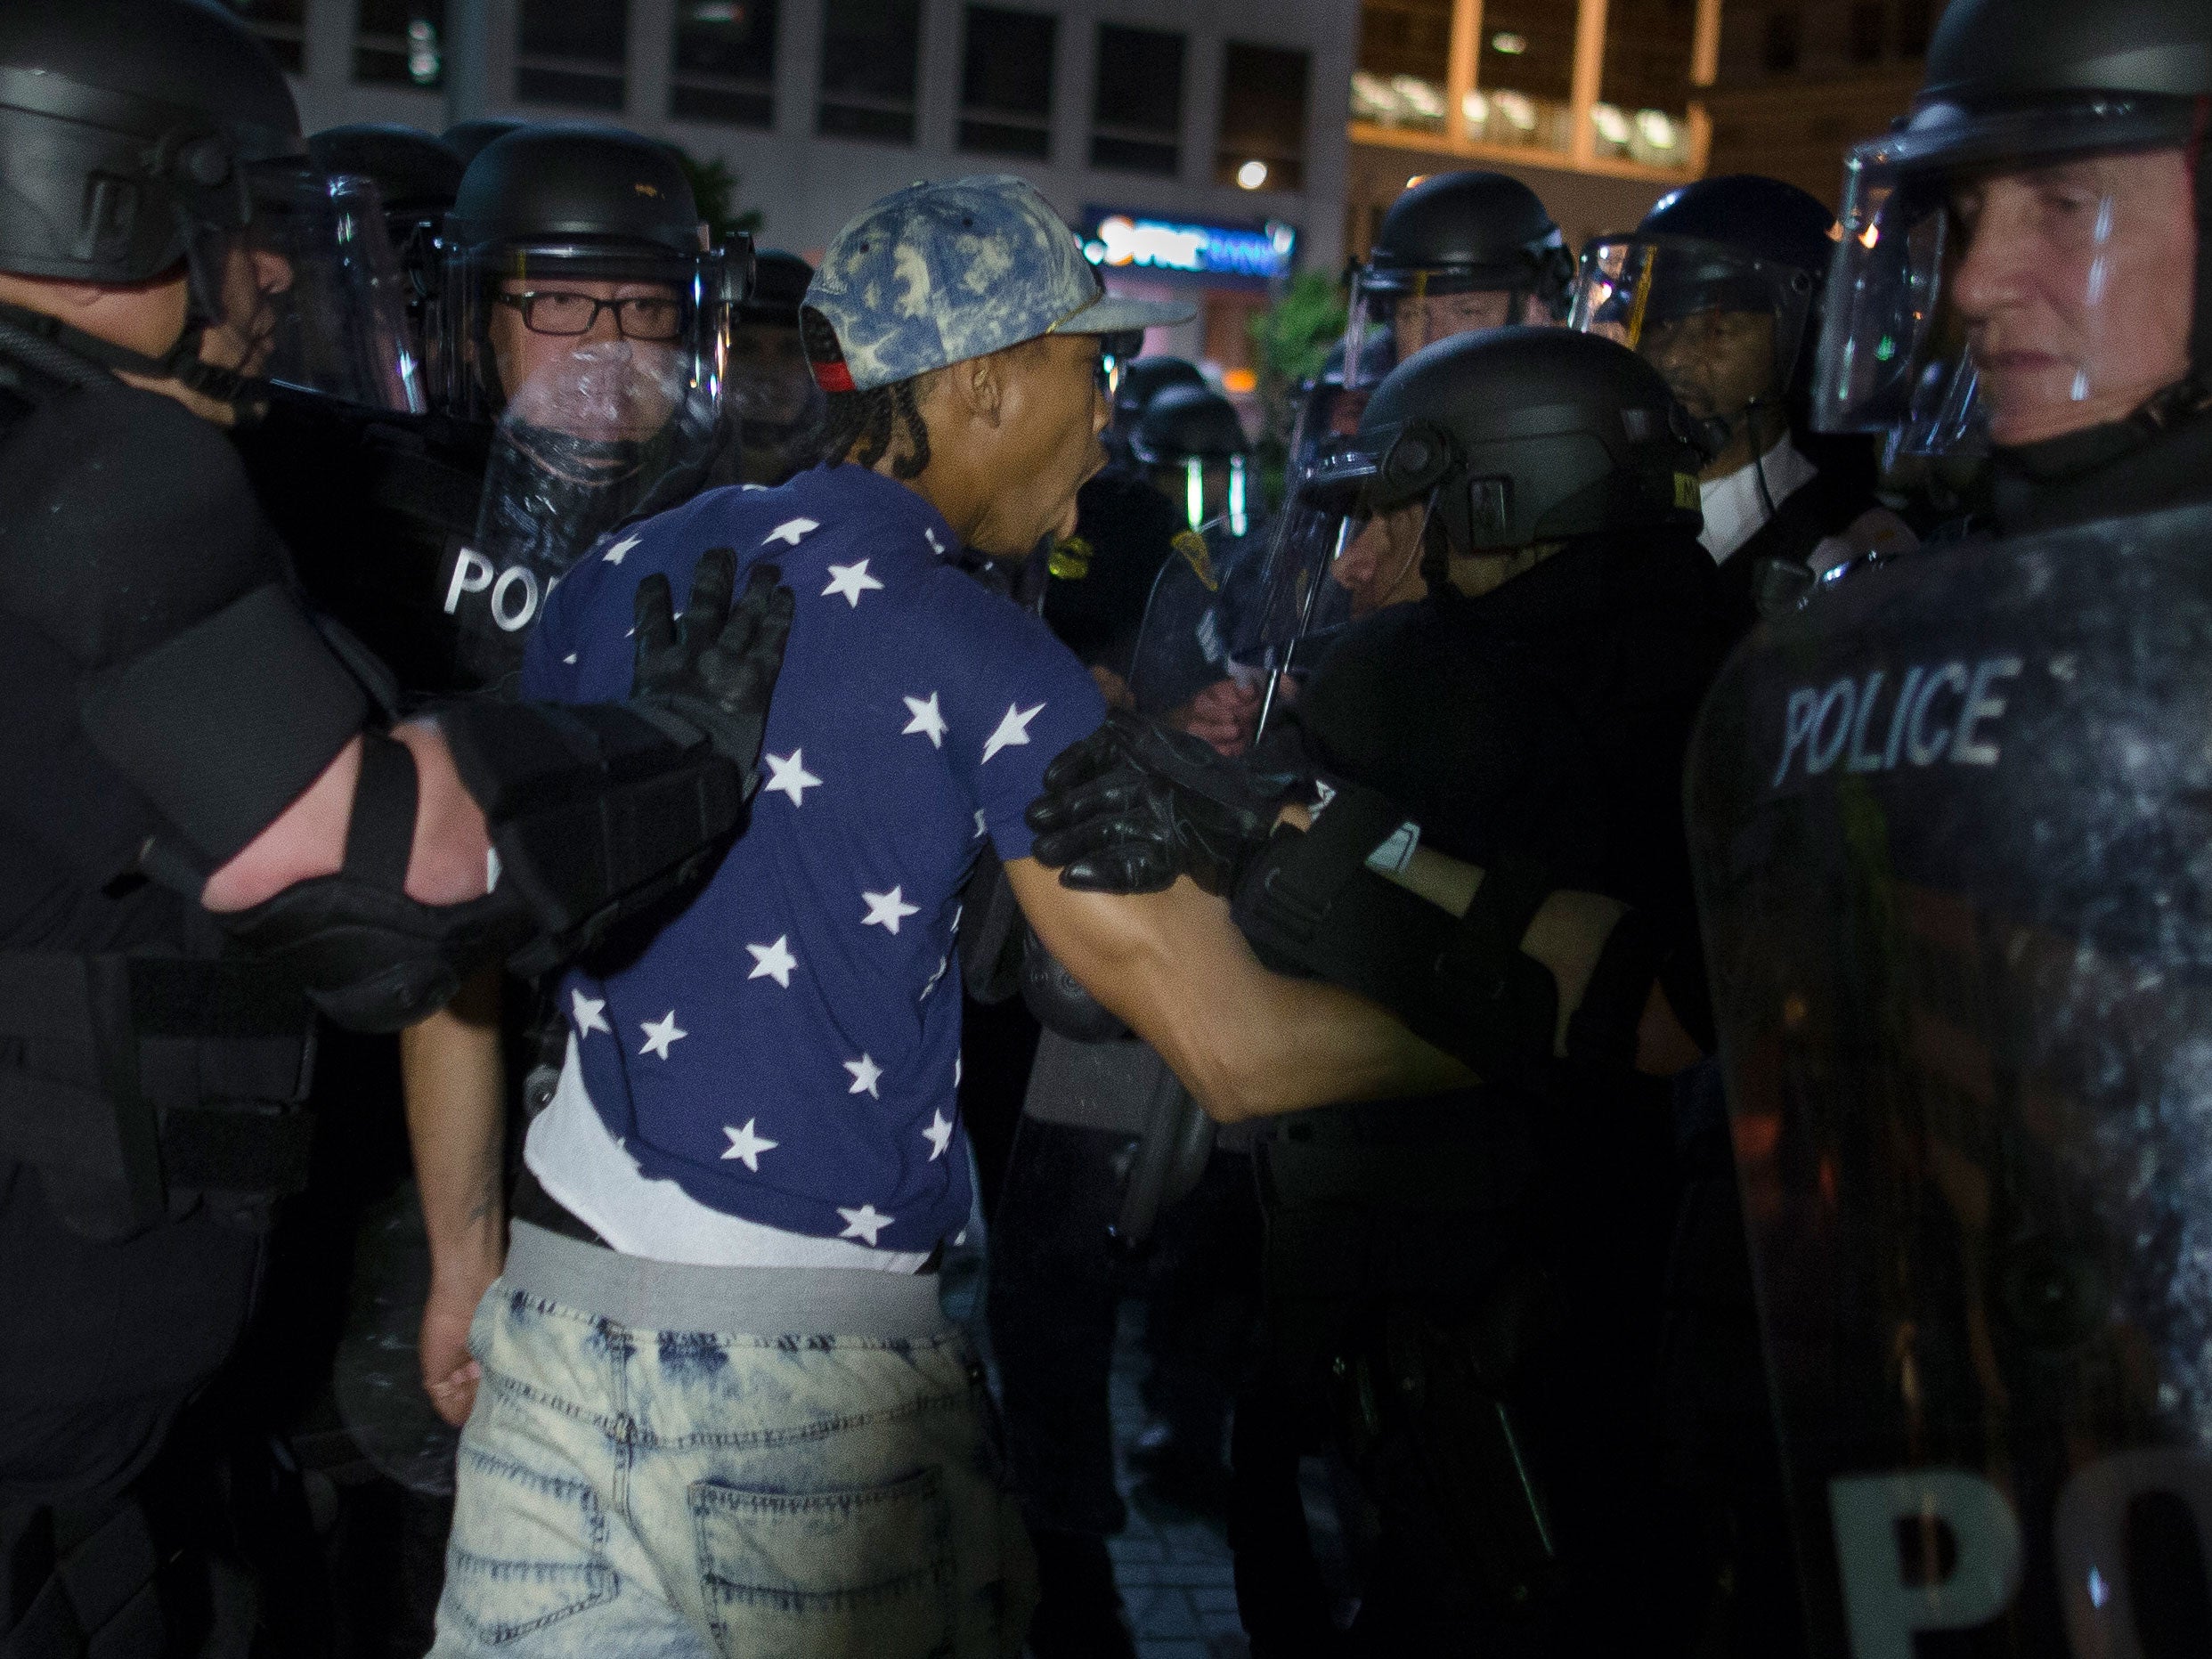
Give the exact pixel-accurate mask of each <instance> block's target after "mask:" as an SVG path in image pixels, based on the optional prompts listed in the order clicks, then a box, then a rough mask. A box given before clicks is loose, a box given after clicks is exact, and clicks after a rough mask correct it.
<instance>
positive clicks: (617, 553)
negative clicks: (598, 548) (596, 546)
mask: <svg viewBox="0 0 2212 1659" xmlns="http://www.w3.org/2000/svg"><path fill="white" fill-rule="evenodd" d="M637 545H638V538H637V537H635V536H624V537H623V538H622V540H621V541H617V542H616V543H615V544H614V546H613V547H611V548H609V549H607V550H606V562H607V563H608V564H610V565H619V564H621V563H622V555H623V554H625V553H627V552H629V551H630V549H632V548H634V547H636V546H637Z"/></svg>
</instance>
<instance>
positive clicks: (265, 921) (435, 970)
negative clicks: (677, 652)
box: [216, 699, 744, 1031]
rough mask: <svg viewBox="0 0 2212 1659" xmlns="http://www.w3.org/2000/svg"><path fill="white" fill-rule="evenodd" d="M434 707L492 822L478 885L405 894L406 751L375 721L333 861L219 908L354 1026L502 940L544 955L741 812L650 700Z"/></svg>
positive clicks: (689, 864) (513, 952)
mask: <svg viewBox="0 0 2212 1659" xmlns="http://www.w3.org/2000/svg"><path fill="white" fill-rule="evenodd" d="M439 724H440V727H441V728H442V729H443V732H444V735H445V739H446V744H447V746H448V747H449V748H450V749H451V752H452V755H453V760H454V763H455V766H456V768H457V769H458V770H459V773H460V777H461V782H462V783H463V784H464V785H466V786H467V787H468V792H469V793H470V794H471V795H472V796H473V797H474V798H475V799H476V802H477V804H478V805H479V806H481V807H482V808H483V809H484V818H485V821H486V824H487V826H488V827H489V829H490V831H491V835H492V850H493V852H494V853H495V854H496V855H497V857H498V874H497V877H496V879H495V880H494V882H493V885H492V891H491V892H490V893H489V894H488V895H486V896H485V897H484V898H483V899H476V900H473V901H471V902H469V903H468V904H461V905H441V906H431V905H423V904H419V903H417V902H416V901H415V900H413V899H410V898H408V897H407V894H406V891H405V883H406V879H407V863H408V858H409V856H410V854H411V851H412V850H413V845H414V827H415V803H416V794H417V780H416V777H415V766H414V757H413V756H412V755H411V753H409V752H408V751H407V749H406V748H405V746H404V745H403V744H399V743H396V742H394V740H393V739H391V738H389V737H386V736H382V735H381V734H378V733H369V734H364V735H363V738H362V769H361V781H360V783H359V785H357V786H356V788H355V790H354V812H353V817H352V820H351V822H350V824H349V825H348V826H347V830H346V862H345V866H344V867H343V868H342V869H341V870H340V871H339V872H338V874H336V875H331V876H323V877H321V878H318V879H316V880H314V881H309V882H298V883H297V884H296V885H294V886H292V887H289V888H287V889H286V890H284V891H282V892H281V893H279V894H277V895H276V896H275V897H274V898H272V899H268V900H266V901H264V903H262V904H259V905H256V906H255V907H252V908H251V909H248V910H242V911H239V912H236V913H234V914H232V915H220V916H218V917H217V918H216V920H217V921H218V922H219V923H222V925H223V927H224V930H225V931H228V932H229V933H230V934H231V936H232V938H233V939H236V940H238V942H239V943H240V945H242V946H244V947H246V948H247V949H248V950H250V951H252V952H254V953H256V955H259V956H263V957H264V958H265V959H267V960H269V961H271V962H272V963H274V964H279V965H281V966H283V967H285V968H287V969H288V970H289V971H290V972H294V973H295V974H297V976H298V978H299V980H300V981H301V983H302V984H303V986H304V987H305V989H306V992H307V994H308V996H310V997H311V998H312V999H313V1001H314V1003H315V1004H316V1005H317V1006H318V1007H320V1008H321V1010H322V1011H323V1012H325V1013H327V1014H329V1016H330V1018H331V1019H333V1020H335V1021H337V1023H339V1024H340V1025H343V1026H346V1027H349V1028H351V1029H354V1030H362V1031H395V1030H398V1029H401V1028H402V1027H403V1026H408V1025H412V1024H413V1023H415V1022H416V1021H419V1020H421V1019H423V1018H424V1017H426V1016H427V1015H428V1014H431V1013H434V1012H436V1011H437V1010H438V1009H439V1008H441V1007H443V1006H444V1004H446V1003H447V1002H448V1001H450V1000H451V998H452V996H453V995H454V993H455V992H456V991H458V990H459V988H460V986H461V983H462V981H463V980H466V979H468V976H469V975H470V974H472V973H474V972H476V971H477V970H478V969H480V968H483V967H485V966H487V965H489V964H492V963H494V962H497V961H499V960H500V958H501V957H505V958H507V959H508V964H509V965H510V966H512V967H513V968H514V970H515V971H516V972H518V973H522V974H525V975H535V974H540V973H545V972H550V971H551V970H553V969H554V968H556V967H557V966H559V965H560V964H562V963H563V962H565V961H566V960H568V959H569V958H570V957H571V956H575V955H577V954H578V953H580V952H581V951H584V950H588V949H590V947H592V946H594V945H596V944H597V943H598V942H599V941H600V940H601V939H605V938H606V935H607V933H608V932H609V931H611V930H612V929H614V927H615V926H617V925H618V924H619V923H622V922H624V921H626V920H628V919H629V918H630V917H632V916H635V915H638V914H640V913H641V912H645V911H648V910H651V909H653V908H655V907H658V906H660V905H662V904H663V902H665V901H666V900H668V899H671V898H672V897H674V896H675V895H677V894H679V893H681V892H683V891H684V890H687V889H688V888H689V887H691V886H693V885H694V884H695V883H696V882H698V881H700V880H701V879H702V878H703V876H704V875H705V874H707V873H708V872H709V871H711V870H712V867H713V865H714V863H715V862H716V860H717V859H718V858H720V855H721V852H722V850H723V849H724V848H726V847H727V846H728V844H729V842H730V839H731V837H732V836H733V835H734V834H736V831H737V829H738V827H739V825H741V824H742V822H743V820H744V779H743V777H742V775H741V774H740V773H739V771H738V769H737V768H736V765H735V764H733V763H732V762H730V761H728V760H724V759H722V758H721V757H720V756H719V755H717V754H716V753H715V752H713V750H712V748H711V747H710V746H709V745H708V744H707V742H706V740H705V738H704V737H703V736H698V735H696V734H693V733H691V732H690V731H689V730H688V728H685V727H684V726H683V725H682V724H681V722H679V721H676V720H671V719H670V718H669V717H667V716H664V715H661V714H658V713H657V712H655V713H652V714H647V713H644V712H638V711H636V710H633V709H631V708H629V707H625V706H620V705H612V704H591V705H587V706H584V707H580V708H573V709H564V708H553V707H549V706H547V705H544V704H538V703H493V702H491V701H490V700H488V699H487V700H483V701H476V702H470V703H460V704H455V705H451V706H449V707H448V708H446V709H444V710H443V711H442V712H440V716H439Z"/></svg>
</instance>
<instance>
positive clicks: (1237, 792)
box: [1022, 709, 1298, 897]
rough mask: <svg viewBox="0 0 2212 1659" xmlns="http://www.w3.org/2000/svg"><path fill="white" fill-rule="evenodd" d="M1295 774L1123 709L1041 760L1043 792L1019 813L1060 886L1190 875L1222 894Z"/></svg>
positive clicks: (1109, 887) (1123, 884) (1132, 885)
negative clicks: (1265, 767)
mask: <svg viewBox="0 0 2212 1659" xmlns="http://www.w3.org/2000/svg"><path fill="white" fill-rule="evenodd" d="M1297 782H1298V779H1297V777H1296V776H1295V775H1293V774H1291V773H1288V772H1257V771H1254V770H1253V769H1251V768H1249V767H1248V766H1246V765H1245V764H1244V763H1243V762H1242V761H1240V760H1224V759H1223V758H1222V757H1221V756H1220V755H1219V754H1217V753H1216V752H1214V749H1213V747H1212V745H1210V744H1207V743H1205V742H1202V741H1201V740H1200V739H1199V738H1196V737H1191V736H1186V735H1184V734H1183V733H1181V732H1173V731H1169V730H1168V729H1167V728H1165V727H1163V726H1158V725H1155V724H1154V723H1153V722H1151V720H1145V719H1144V718H1143V717H1142V716H1141V715H1136V714H1132V713H1129V712H1127V711H1126V710H1120V709H1118V710H1116V711H1115V712H1113V713H1111V714H1110V715H1108V716H1107V717H1106V724H1105V725H1103V726H1102V727H1100V728H1099V729H1098V730H1096V731H1095V732H1093V733H1092V734H1091V735H1090V736H1088V737H1086V738H1084V739H1083V740H1082V741H1080V742H1079V743H1075V744H1069V746H1068V748H1067V749H1066V750H1065V751H1063V752H1061V755H1060V757H1059V758H1058V759H1057V760H1054V761H1053V763H1052V765H1051V766H1049V767H1047V768H1046V769H1045V793H1043V794H1042V795H1039V796H1038V797H1037V799H1036V800H1035V801H1031V802H1030V803H1029V810H1028V811H1027V812H1026V813H1024V814H1023V815H1022V816H1023V817H1025V818H1026V819H1027V820H1028V822H1029V827H1030V828H1031V829H1032V830H1034V831H1036V832H1037V841H1036V843H1035V845H1034V846H1033V847H1032V849H1031V851H1032V853H1033V855H1034V856H1035V857H1036V858H1037V860H1038V862H1040V863H1042V864H1045V865H1048V866H1056V867H1059V868H1060V881H1061V885H1062V886H1063V887H1073V888H1078V889H1080V890H1084V891H1086V892H1102V893H1157V892H1160V891H1163V890H1166V889H1167V888H1168V887H1171V886H1173V885H1174V884H1175V877H1177V876H1178V875H1187V876H1189V877H1190V878H1191V880H1192V881H1194V882H1197V883H1198V884H1199V885H1200V887H1202V888H1204V889H1205V890H1207V891H1208V892H1209V893H1216V894H1219V895H1223V896H1224V897H1225V896H1226V895H1228V894H1229V893H1231V892H1232V891H1233V890H1235V887H1236V883H1237V879H1238V877H1239V876H1240V874H1242V872H1243V870H1244V867H1245V866H1246V865H1248V863H1249V862H1250V861H1251V859H1252V858H1254V856H1255V855H1256V854H1257V853H1258V851H1259V850H1260V849H1261V848H1263V847H1265V845H1266V844H1267V838H1268V837H1269V835H1271V834H1273V832H1274V827H1275V817H1276V814H1277V812H1278V811H1279V810H1280V809H1281V805H1282V802H1283V800H1284V798H1285V797H1286V796H1287V795H1288V794H1289V793H1290V791H1291V790H1292V788H1293V787H1295V786H1296V785H1297Z"/></svg>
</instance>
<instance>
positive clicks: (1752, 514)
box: [1697, 437, 1818, 565]
mask: <svg viewBox="0 0 2212 1659" xmlns="http://www.w3.org/2000/svg"><path fill="white" fill-rule="evenodd" d="M1817 472H1818V468H1815V467H1814V466H1813V464H1812V463H1811V462H1810V461H1809V460H1807V459H1805V458H1804V457H1803V456H1802V455H1800V454H1799V453H1798V452H1797V450H1796V448H1795V446H1794V445H1793V444H1792V443H1790V441H1789V439H1788V438H1787V437H1784V438H1783V439H1782V440H1781V442H1780V443H1777V444H1776V445H1775V446H1774V447H1773V448H1772V449H1770V450H1769V451H1767V452H1766V453H1765V454H1764V455H1762V456H1761V457H1760V458H1759V459H1757V460H1755V461H1752V462H1749V463H1747V464H1745V465H1744V466H1742V467H1739V468H1736V470H1735V471H1734V472H1732V473H1730V474H1728V476H1727V477H1725V478H1714V479H1711V480H1709V481H1707V482H1705V483H1703V484H1699V485H1698V486H1697V494H1698V504H1699V505H1700V506H1701V507H1702V508H1704V514H1705V527H1704V529H1703V530H1702V531H1700V532H1699V533H1698V535H1697V539H1698V541H1702V542H1704V547H1705V551H1706V552H1708V553H1710V554H1712V559H1713V563H1714V564H1716V565H1718V564H1720V562H1721V561H1722V560H1724V559H1726V558H1727V557H1728V555H1729V554H1731V553H1733V552H1735V551H1736V549H1738V548H1740V547H1742V546H1743V545H1744V543H1745V542H1746V541H1750V540H1751V539H1752V538H1753V536H1755V535H1757V534H1758V533H1759V532H1760V530H1761V528H1762V527H1763V526H1764V525H1765V524H1766V522H1767V519H1768V518H1769V516H1770V512H1771V508H1772V507H1780V506H1781V505H1782V503H1783V502H1784V501H1785V500H1788V499H1789V498H1790V497H1791V496H1792V495H1793V494H1795V493H1796V492H1798V491H1799V490H1801V489H1802V488H1804V486H1805V485H1806V484H1810V483H1811V482H1812V480H1813V478H1814V476H1815V475H1816V473H1817ZM1762 474H1763V475H1764V478H1765V489H1764V492H1763V493H1762V492H1761V475H1762ZM1769 504H1771V507H1770V505H1769Z"/></svg>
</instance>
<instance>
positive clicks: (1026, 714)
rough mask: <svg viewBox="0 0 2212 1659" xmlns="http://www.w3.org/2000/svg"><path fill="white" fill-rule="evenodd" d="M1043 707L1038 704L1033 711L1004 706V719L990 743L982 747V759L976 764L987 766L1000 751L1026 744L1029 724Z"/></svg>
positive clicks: (1008, 705) (1041, 704) (992, 735)
mask: <svg viewBox="0 0 2212 1659" xmlns="http://www.w3.org/2000/svg"><path fill="white" fill-rule="evenodd" d="M1044 706H1045V705H1044V704H1043V703H1038V704H1037V707H1036V708H1034V709H1017V708H1016V707H1014V705H1013V704H1012V703H1008V704H1007V705H1006V718H1005V719H1004V720H1001V721H999V722H998V729H997V730H996V731H995V732H993V733H992V734H991V740H990V742H988V743H987V744H984V745H983V759H982V760H979V761H977V762H976V764H977V765H979V766H981V765H984V764H987V763H988V761H989V760H990V758H991V757H992V756H993V755H995V754H996V753H997V752H999V751H1000V750H1001V749H1012V748H1014V747H1016V746H1017V745H1019V744H1026V743H1028V742H1029V722H1030V721H1031V720H1035V719H1036V718H1037V714H1038V712H1039V711H1041V710H1042V709H1043V708H1044Z"/></svg>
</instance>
